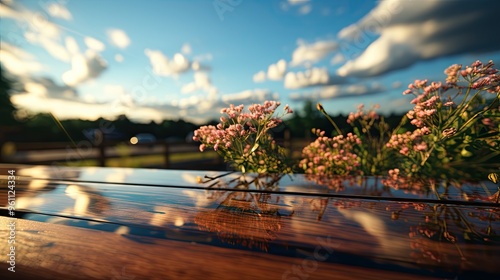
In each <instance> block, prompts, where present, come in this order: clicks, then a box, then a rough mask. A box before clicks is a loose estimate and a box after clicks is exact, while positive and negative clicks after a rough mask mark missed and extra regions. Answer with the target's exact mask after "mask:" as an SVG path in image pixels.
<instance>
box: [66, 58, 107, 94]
mask: <svg viewBox="0 0 500 280" xmlns="http://www.w3.org/2000/svg"><path fill="white" fill-rule="evenodd" d="M106 68H107V62H106V61H105V60H104V59H103V58H102V57H101V56H100V55H99V54H98V53H96V52H94V51H91V50H87V51H86V52H85V54H77V55H75V56H73V57H72V59H71V70H69V71H67V72H65V73H64V74H63V75H62V79H63V81H64V83H66V84H67V85H69V86H76V85H78V84H80V83H83V82H86V81H88V80H92V79H95V78H97V77H98V76H100V75H101V73H102V72H103V71H104V70H106Z"/></svg>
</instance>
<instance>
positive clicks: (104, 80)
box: [0, 0, 500, 123]
mask: <svg viewBox="0 0 500 280" xmlns="http://www.w3.org/2000/svg"><path fill="white" fill-rule="evenodd" d="M0 5H1V6H0V15H1V16H2V24H1V25H0V32H1V33H0V35H1V42H2V48H1V53H0V54H1V55H0V61H1V63H2V65H3V68H4V69H5V70H6V72H8V73H9V75H11V76H13V77H14V78H15V79H16V80H18V81H20V83H21V85H22V86H21V87H22V88H21V90H20V92H19V93H16V94H14V95H13V96H12V101H13V103H14V104H15V105H16V106H17V107H18V108H21V109H25V110H29V111H34V112H39V111H42V112H52V113H53V114H55V115H56V116H58V117H59V118H62V119H65V118H84V119H95V118H98V117H101V116H102V117H105V118H109V119H112V118H114V117H116V116H118V115H120V114H125V115H127V116H128V117H129V118H131V119H133V120H136V121H144V122H149V121H151V120H154V121H161V120H162V119H177V118H184V119H186V120H189V121H194V122H199V123H201V122H205V121H207V120H208V119H217V118H218V116H219V111H220V109H221V108H222V107H225V106H227V105H228V104H229V103H235V104H241V103H244V104H251V103H256V102H262V101H264V100H267V99H278V100H280V101H281V102H282V103H284V104H285V103H286V104H290V106H291V107H292V108H293V109H295V110H299V109H301V108H302V106H303V105H302V104H303V101H304V100H307V99H312V100H313V101H314V102H322V103H323V105H324V106H325V108H327V110H328V111H329V112H330V113H331V114H333V115H336V114H337V113H343V114H347V113H348V112H350V111H353V110H355V109H356V106H357V104H359V103H364V104H367V105H370V104H377V103H378V104H381V106H382V107H381V109H380V110H381V111H382V112H402V111H404V110H407V109H408V108H410V107H409V103H408V101H409V99H408V97H404V96H402V94H401V93H402V91H404V90H405V88H406V86H407V85H408V84H409V83H411V82H412V81H413V80H414V79H424V78H428V79H430V80H436V79H438V80H442V79H444V74H443V70H444V69H445V68H446V67H447V66H449V65H451V64H454V63H459V64H470V63H471V62H473V61H475V60H477V59H480V60H483V61H488V60H490V59H492V60H494V61H495V62H498V61H500V39H499V38H497V37H498V36H497V37H495V36H494V35H492V34H491V30H494V29H495V28H499V27H500V26H499V25H500V24H499V22H498V21H496V20H494V19H493V18H494V17H495V11H498V8H500V4H499V3H498V1H494V0H480V1H467V0H455V1H453V0H447V1H444V0H423V1H411V0H384V1H371V0H370V1H368V0H362V1H348V0H339V1H314V0H310V1H307V0H276V1H256V0H255V1H250V0H210V1H201V0H200V1H181V0H171V1H160V0H156V1H155V0H150V1H138V0H134V1H132V0H124V1H96V0H89V1H80V0H65V1H62V0H40V1H34V0H33V1H11V0H9V1H6V0H4V1H3V2H2V3H1V4H0Z"/></svg>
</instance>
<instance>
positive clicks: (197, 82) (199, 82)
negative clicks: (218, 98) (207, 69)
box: [181, 72, 217, 94]
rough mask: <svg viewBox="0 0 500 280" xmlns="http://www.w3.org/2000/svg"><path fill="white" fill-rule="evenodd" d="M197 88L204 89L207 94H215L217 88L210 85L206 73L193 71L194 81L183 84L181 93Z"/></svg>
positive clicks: (190, 91)
mask: <svg viewBox="0 0 500 280" xmlns="http://www.w3.org/2000/svg"><path fill="white" fill-rule="evenodd" d="M197 90H204V91H206V92H207V93H209V94H215V93H216V92H217V89H216V88H215V87H214V86H213V85H212V82H211V81H210V78H209V77H208V75H207V73H204V72H195V73H194V81H193V82H191V83H188V84H186V85H184V86H183V87H182V89H181V91H182V93H192V92H195V91H197Z"/></svg>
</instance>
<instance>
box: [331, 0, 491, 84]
mask: <svg viewBox="0 0 500 280" xmlns="http://www.w3.org/2000/svg"><path fill="white" fill-rule="evenodd" d="M499 9H500V2H497V1H465V0H457V1H429V0H425V1H398V0H387V1H381V2H379V4H378V5H377V6H376V7H375V8H374V9H373V10H372V11H371V12H370V13H369V14H368V15H366V16H365V17H364V18H363V19H361V20H360V21H359V22H358V23H356V24H354V25H351V26H348V27H346V28H344V29H343V30H341V31H340V32H339V34H338V36H339V38H341V39H343V40H347V41H349V40H359V39H360V38H362V37H363V36H364V37H366V36H370V35H371V34H375V35H377V36H378V38H377V39H376V40H375V41H373V42H372V43H371V44H370V45H369V46H368V47H367V48H366V49H365V50H364V51H363V52H362V53H361V55H359V56H358V57H357V58H355V59H353V60H351V61H348V62H347V63H346V64H344V65H343V66H342V67H341V68H339V69H338V74H339V75H342V76H358V77H369V76H376V75H380V74H384V73H387V72H389V71H393V70H397V69H402V68H406V67H408V66H411V65H412V64H414V63H416V62H418V61H421V60H428V59H433V58H437V57H443V56H450V55H456V54H462V53H468V52H474V53H478V52H489V51H496V50H500V36H492V34H488V33H487V30H496V29H499V28H500V23H499V22H498V21H492V20H491V19H492V18H495V17H496V15H497V13H498V10H499ZM457 15H459V16H457ZM485 32H486V33H485Z"/></svg>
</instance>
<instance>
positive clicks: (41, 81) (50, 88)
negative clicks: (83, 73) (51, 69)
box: [24, 77, 78, 100]
mask: <svg viewBox="0 0 500 280" xmlns="http://www.w3.org/2000/svg"><path fill="white" fill-rule="evenodd" d="M24 90H25V92H26V93H28V94H31V95H33V96H37V97H46V98H57V99H67V100H71V99H75V98H77V97H78V95H77V92H76V90H75V89H74V88H73V87H70V86H67V85H59V84H57V83H56V82H54V80H52V79H51V78H47V77H35V78H27V79H26V80H25V81H24Z"/></svg>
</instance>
